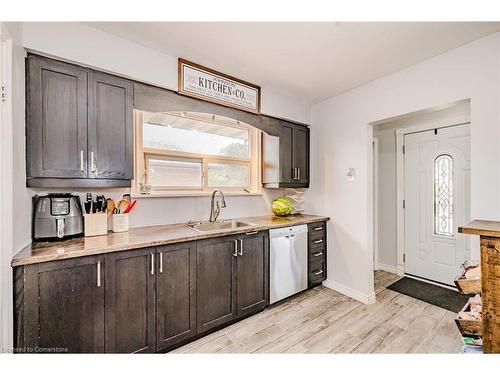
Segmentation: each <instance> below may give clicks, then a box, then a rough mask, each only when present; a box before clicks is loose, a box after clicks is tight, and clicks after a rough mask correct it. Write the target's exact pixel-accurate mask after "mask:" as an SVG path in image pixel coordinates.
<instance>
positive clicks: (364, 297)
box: [323, 279, 375, 305]
mask: <svg viewBox="0 0 500 375" xmlns="http://www.w3.org/2000/svg"><path fill="white" fill-rule="evenodd" d="M323 285H324V286H326V287H327V288H329V289H333V290H335V291H337V292H339V293H342V294H343V295H346V296H347V297H351V298H353V299H355V300H357V301H359V302H362V303H364V304H366V305H370V304H372V303H374V302H375V292H373V293H370V294H365V293H361V292H359V291H357V290H355V289H352V288H349V287H348V286H345V285H342V284H339V283H337V282H336V281H333V280H329V279H327V280H325V281H323Z"/></svg>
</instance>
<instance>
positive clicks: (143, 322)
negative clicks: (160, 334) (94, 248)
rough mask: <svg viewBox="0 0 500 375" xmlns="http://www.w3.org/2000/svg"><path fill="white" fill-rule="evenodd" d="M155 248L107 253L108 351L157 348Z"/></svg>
mask: <svg viewBox="0 0 500 375" xmlns="http://www.w3.org/2000/svg"><path fill="white" fill-rule="evenodd" d="M155 251H156V249H155V248H147V249H141V250H130V251H122V252H116V253H110V254H108V255H106V352H108V353H144V352H154V351H156V324H155V298H156V297H155V264H154V263H155Z"/></svg>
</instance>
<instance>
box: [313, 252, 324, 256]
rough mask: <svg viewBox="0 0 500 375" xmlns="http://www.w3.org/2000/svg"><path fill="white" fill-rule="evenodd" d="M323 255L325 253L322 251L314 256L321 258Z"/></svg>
mask: <svg viewBox="0 0 500 375" xmlns="http://www.w3.org/2000/svg"><path fill="white" fill-rule="evenodd" d="M321 255H323V252H322V251H320V252H319V253H315V254H313V257H319V256H321Z"/></svg>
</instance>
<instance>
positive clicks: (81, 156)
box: [80, 150, 85, 172]
mask: <svg viewBox="0 0 500 375" xmlns="http://www.w3.org/2000/svg"><path fill="white" fill-rule="evenodd" d="M80 172H85V169H84V168H83V150H80Z"/></svg>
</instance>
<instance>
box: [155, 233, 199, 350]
mask: <svg viewBox="0 0 500 375" xmlns="http://www.w3.org/2000/svg"><path fill="white" fill-rule="evenodd" d="M157 253H158V256H157V259H158V273H157V284H156V291H157V305H156V322H157V329H156V332H157V343H158V345H157V346H158V347H157V350H164V349H166V348H168V347H170V346H172V345H174V344H177V343H179V342H181V341H184V340H186V339H189V338H190V337H193V336H195V335H196V294H195V282H196V243H195V242H186V243H181V244H175V245H169V246H162V247H158V248H157Z"/></svg>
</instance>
